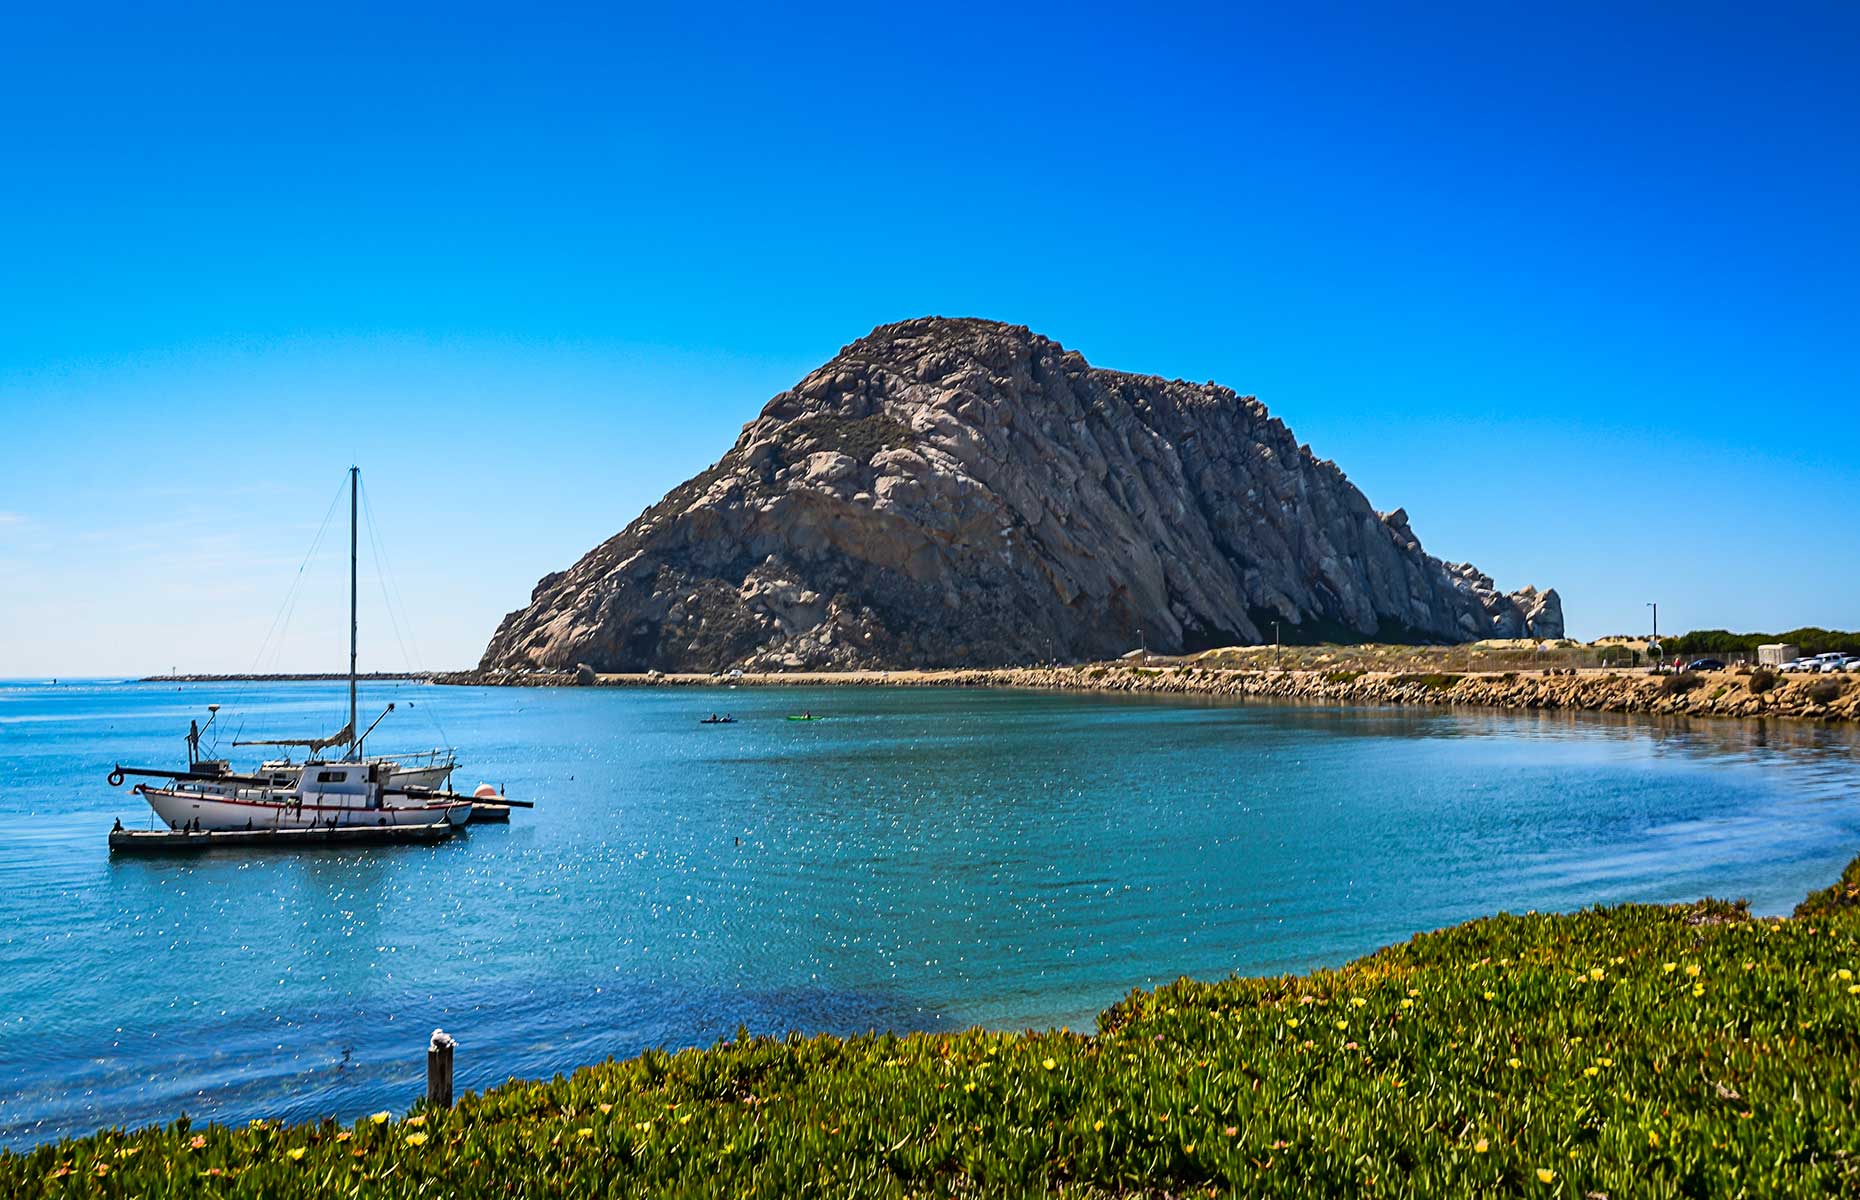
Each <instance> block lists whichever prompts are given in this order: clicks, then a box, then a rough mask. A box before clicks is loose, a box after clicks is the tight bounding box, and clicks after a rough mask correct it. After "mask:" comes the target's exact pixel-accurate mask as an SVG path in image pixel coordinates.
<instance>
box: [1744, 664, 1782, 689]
mask: <svg viewBox="0 0 1860 1200" xmlns="http://www.w3.org/2000/svg"><path fill="white" fill-rule="evenodd" d="M1775 686H1776V672H1774V671H1772V670H1770V669H1769V668H1768V667H1758V668H1757V669H1756V670H1754V671H1752V672H1751V673H1750V690H1751V692H1752V693H1754V694H1755V695H1758V696H1761V695H1762V694H1763V693H1765V692H1767V691H1770V690H1771V689H1772V688H1774V687H1775Z"/></svg>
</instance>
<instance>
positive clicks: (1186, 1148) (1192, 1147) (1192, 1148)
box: [1182, 1142, 1195, 1154]
mask: <svg viewBox="0 0 1860 1200" xmlns="http://www.w3.org/2000/svg"><path fill="white" fill-rule="evenodd" d="M1194 1152H1195V1143H1193V1142H1190V1143H1189V1144H1188V1145H1186V1146H1184V1147H1182V1153H1184V1154H1193V1153H1194Z"/></svg>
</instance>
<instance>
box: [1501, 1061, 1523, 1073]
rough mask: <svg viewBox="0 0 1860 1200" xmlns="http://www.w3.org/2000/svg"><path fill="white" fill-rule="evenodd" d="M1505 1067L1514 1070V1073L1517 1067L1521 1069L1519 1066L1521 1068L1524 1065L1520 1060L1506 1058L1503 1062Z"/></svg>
mask: <svg viewBox="0 0 1860 1200" xmlns="http://www.w3.org/2000/svg"><path fill="white" fill-rule="evenodd" d="M1505 1065H1506V1066H1508V1067H1510V1068H1511V1069H1512V1070H1514V1071H1515V1070H1517V1069H1518V1068H1519V1067H1521V1066H1523V1065H1524V1063H1523V1061H1522V1060H1520V1059H1516V1058H1508V1059H1506V1060H1505Z"/></svg>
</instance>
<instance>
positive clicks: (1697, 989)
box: [1692, 983, 1705, 996]
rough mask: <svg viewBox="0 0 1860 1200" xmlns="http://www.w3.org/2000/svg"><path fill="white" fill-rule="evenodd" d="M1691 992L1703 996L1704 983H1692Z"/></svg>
mask: <svg viewBox="0 0 1860 1200" xmlns="http://www.w3.org/2000/svg"><path fill="white" fill-rule="evenodd" d="M1692 994H1693V995H1694V996H1703V995H1704V994H1705V985H1704V984H1702V983H1695V984H1693V985H1692Z"/></svg>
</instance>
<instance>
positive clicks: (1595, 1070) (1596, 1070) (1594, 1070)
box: [1582, 1067, 1602, 1075]
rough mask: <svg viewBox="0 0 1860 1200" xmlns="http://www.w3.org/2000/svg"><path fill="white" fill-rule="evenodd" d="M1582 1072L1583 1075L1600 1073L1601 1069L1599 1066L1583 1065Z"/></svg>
mask: <svg viewBox="0 0 1860 1200" xmlns="http://www.w3.org/2000/svg"><path fill="white" fill-rule="evenodd" d="M1582 1073H1583V1074H1584V1075H1600V1074H1601V1073H1602V1069H1601V1068H1600V1067H1584V1068H1582Z"/></svg>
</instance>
